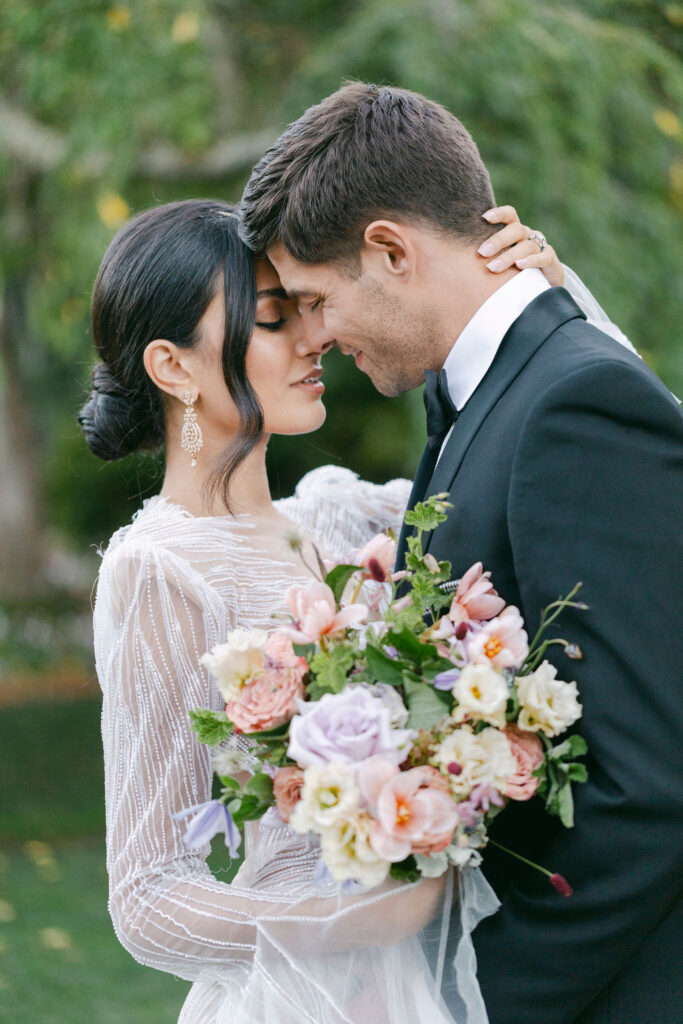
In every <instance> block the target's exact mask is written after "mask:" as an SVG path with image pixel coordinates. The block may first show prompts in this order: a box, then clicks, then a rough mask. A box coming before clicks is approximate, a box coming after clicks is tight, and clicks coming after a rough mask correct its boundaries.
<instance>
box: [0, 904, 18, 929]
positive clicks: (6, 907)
mask: <svg viewBox="0 0 683 1024" xmlns="http://www.w3.org/2000/svg"><path fill="white" fill-rule="evenodd" d="M16 916H17V912H16V910H15V909H14V907H13V906H12V904H11V903H8V902H7V900H0V924H9V922H10V921H14V919H15V918H16Z"/></svg>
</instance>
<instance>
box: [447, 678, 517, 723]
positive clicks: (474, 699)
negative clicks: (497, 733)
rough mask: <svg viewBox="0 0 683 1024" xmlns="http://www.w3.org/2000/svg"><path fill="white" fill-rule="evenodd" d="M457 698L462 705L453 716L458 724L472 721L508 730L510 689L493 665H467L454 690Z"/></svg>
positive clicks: (459, 704)
mask: <svg viewBox="0 0 683 1024" xmlns="http://www.w3.org/2000/svg"><path fill="white" fill-rule="evenodd" d="M453 696H454V697H455V699H456V700H457V702H458V706H457V708H456V709H455V710H454V712H453V718H454V719H455V721H456V722H462V721H464V719H465V718H472V719H474V720H475V721H480V722H488V723H489V725H496V726H498V728H499V729H504V728H505V711H506V708H507V702H508V697H509V696H510V693H509V690H508V685H507V683H506V682H505V679H504V678H503V676H502V675H501V673H500V672H496V671H495V669H493V668H491V667H490V666H489V665H467V666H466V667H465V668H464V669H463V670H462V672H461V674H460V678H459V679H458V681H457V682H456V684H455V686H454V687H453Z"/></svg>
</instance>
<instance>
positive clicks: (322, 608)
mask: <svg viewBox="0 0 683 1024" xmlns="http://www.w3.org/2000/svg"><path fill="white" fill-rule="evenodd" d="M285 600H286V601H287V604H288V605H289V608H290V610H291V612H292V615H293V616H294V620H295V626H296V628H295V629H293V630H288V633H289V635H290V636H291V637H292V638H293V639H294V640H297V641H298V642H299V643H315V641H317V640H319V639H320V637H321V636H330V635H332V634H334V633H341V632H342V630H344V629H347V628H348V627H349V626H353V625H355V624H357V623H360V622H362V621H363V619H365V618H366V617H367V614H368V609H367V608H366V606H365V605H364V604H353V605H349V606H348V607H347V608H342V610H341V611H339V612H338V611H337V605H336V602H335V600H334V594H333V593H332V590H331V588H330V587H328V586H327V584H326V583H312V584H310V586H308V587H304V588H302V587H290V588H289V590H288V591H287V593H286V594H285Z"/></svg>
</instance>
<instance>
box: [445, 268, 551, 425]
mask: <svg viewBox="0 0 683 1024" xmlns="http://www.w3.org/2000/svg"><path fill="white" fill-rule="evenodd" d="M547 288H550V285H549V284H548V282H547V280H546V278H545V277H544V276H543V274H542V273H541V271H540V270H537V269H535V268H529V269H528V270H522V271H520V273H519V274H516V275H515V276H514V277H513V278H511V279H510V280H509V281H506V282H505V284H504V285H503V286H502V287H501V288H499V289H498V290H497V291H495V292H494V293H493V295H490V296H489V298H488V299H487V300H486V302H485V303H484V304H483V305H482V306H480V307H479V309H478V310H477V312H476V313H475V314H474V316H473V317H472V319H471V320H470V322H469V323H468V324H467V326H466V327H465V329H464V330H463V331H462V333H461V334H460V336H459V337H458V340H457V341H456V343H455V344H454V346H453V348H452V349H451V351H450V353H449V355H448V358H447V359H446V362H445V363H444V370H445V371H446V374H447V376H448V390H449V392H450V395H451V398H452V400H453V404H454V405H455V407H456V409H458V411H460V409H462V407H463V406H464V405H465V403H466V402H467V401H468V399H469V398H470V397H471V396H472V394H473V393H474V392H475V391H476V390H477V388H478V387H479V384H480V383H481V382H482V380H483V379H484V377H485V376H486V373H487V371H488V369H489V367H490V366H491V363H492V362H493V360H494V359H495V356H496V352H497V351H498V349H499V348H500V344H501V342H502V340H503V338H504V337H505V335H506V334H507V332H508V331H509V329H510V328H511V327H512V325H513V323H514V322H515V320H517V318H518V317H519V316H521V314H522V313H523V312H524V310H525V309H526V307H527V306H528V305H529V303H530V302H532V301H533V299H535V298H536V297H537V296H538V295H540V294H541V293H542V292H544V291H545V290H546V289H547Z"/></svg>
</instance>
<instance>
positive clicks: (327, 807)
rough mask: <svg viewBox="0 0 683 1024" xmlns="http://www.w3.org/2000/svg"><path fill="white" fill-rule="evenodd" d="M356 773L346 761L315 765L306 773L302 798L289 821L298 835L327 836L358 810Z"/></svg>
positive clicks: (358, 794) (358, 792) (307, 769)
mask: <svg viewBox="0 0 683 1024" xmlns="http://www.w3.org/2000/svg"><path fill="white" fill-rule="evenodd" d="M359 802H360V790H359V789H358V784H357V782H356V772H355V769H354V768H352V767H351V765H349V764H346V763H345V762H344V761H331V762H330V763H329V764H323V765H311V766H310V767H309V768H306V770H305V771H304V784H303V787H302V790H301V798H300V800H299V803H298V804H297V805H296V807H295V808H294V811H293V812H292V816H291V817H290V819H289V825H290V828H293V829H294V831H295V832H304V833H305V832H323V830H325V829H328V828H330V827H331V826H332V825H335V824H336V823H337V822H338V821H340V820H342V819H344V820H345V819H346V818H347V817H348V816H349V815H350V814H353V813H354V812H355V811H357V810H358V804H359Z"/></svg>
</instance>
